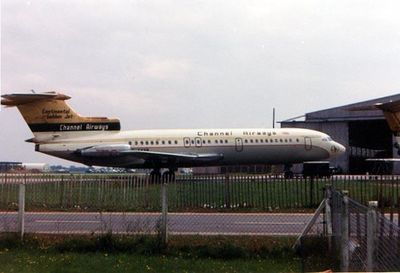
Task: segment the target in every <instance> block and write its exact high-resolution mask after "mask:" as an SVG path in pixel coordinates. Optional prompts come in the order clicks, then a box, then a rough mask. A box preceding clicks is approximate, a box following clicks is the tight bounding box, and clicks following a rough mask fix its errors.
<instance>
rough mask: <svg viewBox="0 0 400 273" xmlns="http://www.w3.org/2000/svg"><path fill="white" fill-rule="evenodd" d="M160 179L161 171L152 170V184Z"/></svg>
mask: <svg viewBox="0 0 400 273" xmlns="http://www.w3.org/2000/svg"><path fill="white" fill-rule="evenodd" d="M160 180H161V173H160V170H153V171H151V173H150V182H151V183H152V184H158V183H160Z"/></svg>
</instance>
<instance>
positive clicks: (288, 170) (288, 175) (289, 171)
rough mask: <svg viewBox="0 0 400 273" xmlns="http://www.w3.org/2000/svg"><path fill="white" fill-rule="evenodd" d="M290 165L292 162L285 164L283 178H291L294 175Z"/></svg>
mask: <svg viewBox="0 0 400 273" xmlns="http://www.w3.org/2000/svg"><path fill="white" fill-rule="evenodd" d="M292 167H293V164H285V169H284V173H285V179H292V178H293V177H294V174H293V172H292Z"/></svg>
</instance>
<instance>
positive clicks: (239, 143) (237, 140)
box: [235, 137, 243, 152]
mask: <svg viewBox="0 0 400 273" xmlns="http://www.w3.org/2000/svg"><path fill="white" fill-rule="evenodd" d="M235 149H236V152H241V151H243V139H241V138H239V137H237V138H235Z"/></svg>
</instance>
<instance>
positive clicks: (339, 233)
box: [297, 187, 400, 272]
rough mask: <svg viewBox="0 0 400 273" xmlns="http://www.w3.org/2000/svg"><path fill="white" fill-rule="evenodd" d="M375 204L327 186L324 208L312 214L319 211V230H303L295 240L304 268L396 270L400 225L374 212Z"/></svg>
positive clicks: (399, 266) (397, 269)
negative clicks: (322, 227)
mask: <svg viewBox="0 0 400 273" xmlns="http://www.w3.org/2000/svg"><path fill="white" fill-rule="evenodd" d="M377 205H378V204H377V202H376V201H371V202H369V207H367V206H365V205H362V204H360V203H359V202H357V201H355V200H353V199H351V198H349V197H348V192H347V191H344V192H339V191H337V190H332V188H331V187H328V188H327V191H326V198H325V199H324V200H323V201H322V203H321V206H323V207H324V210H322V209H321V210H320V211H317V212H316V214H315V215H317V214H320V215H322V213H323V218H324V227H325V228H324V230H323V232H319V233H318V232H317V233H315V232H308V231H307V230H305V231H304V232H303V234H302V235H301V236H300V238H299V240H298V244H297V247H298V250H299V252H300V254H301V255H302V258H303V265H304V268H303V269H304V271H315V270H325V269H328V268H331V269H334V270H340V271H345V272H348V271H399V270H400V259H399V257H400V227H399V226H398V225H396V223H395V222H394V221H391V220H390V218H388V217H387V216H385V215H384V214H382V213H380V212H378V210H377ZM321 217H322V216H321ZM392 220H394V219H392ZM309 225H310V226H316V225H317V223H316V222H310V223H309Z"/></svg>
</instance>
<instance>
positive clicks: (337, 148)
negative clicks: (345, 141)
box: [331, 142, 346, 155]
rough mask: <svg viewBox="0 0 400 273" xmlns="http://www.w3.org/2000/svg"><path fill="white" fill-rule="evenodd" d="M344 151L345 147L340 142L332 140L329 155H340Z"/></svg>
mask: <svg viewBox="0 0 400 273" xmlns="http://www.w3.org/2000/svg"><path fill="white" fill-rule="evenodd" d="M344 152H346V147H344V146H343V145H342V144H340V143H337V142H334V143H333V145H332V147H331V155H341V154H343V153H344Z"/></svg>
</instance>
